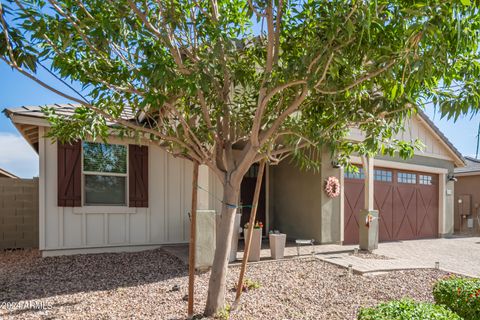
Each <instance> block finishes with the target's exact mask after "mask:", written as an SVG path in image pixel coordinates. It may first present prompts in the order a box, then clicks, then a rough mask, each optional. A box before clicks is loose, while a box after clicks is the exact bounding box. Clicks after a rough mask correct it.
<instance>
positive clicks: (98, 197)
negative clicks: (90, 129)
mask: <svg viewBox="0 0 480 320" xmlns="http://www.w3.org/2000/svg"><path fill="white" fill-rule="evenodd" d="M127 159H128V148H127V146H126V145H121V144H104V143H97V142H86V141H84V142H83V143H82V175H83V195H84V197H83V199H84V205H86V206H126V205H127V186H128V180H127V179H128V163H127V161H128V160H127Z"/></svg>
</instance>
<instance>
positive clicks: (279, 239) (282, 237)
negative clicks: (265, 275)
mask: <svg viewBox="0 0 480 320" xmlns="http://www.w3.org/2000/svg"><path fill="white" fill-rule="evenodd" d="M268 240H269V242H270V252H271V254H272V259H283V257H284V253H285V243H286V242H287V235H286V234H285V233H271V234H269V235H268Z"/></svg>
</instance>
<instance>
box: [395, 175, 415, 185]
mask: <svg viewBox="0 0 480 320" xmlns="http://www.w3.org/2000/svg"><path fill="white" fill-rule="evenodd" d="M397 179H398V180H397V181H398V183H409V184H416V183H417V175H416V174H415V173H407V172H399V173H398V178H397Z"/></svg>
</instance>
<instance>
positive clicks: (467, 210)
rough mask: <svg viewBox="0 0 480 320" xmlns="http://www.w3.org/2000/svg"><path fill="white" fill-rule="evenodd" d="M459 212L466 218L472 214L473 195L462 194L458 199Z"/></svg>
mask: <svg viewBox="0 0 480 320" xmlns="http://www.w3.org/2000/svg"><path fill="white" fill-rule="evenodd" d="M457 206H458V214H459V215H460V216H461V217H463V218H464V219H465V218H466V217H467V216H470V215H471V214H472V195H471V194H462V195H459V196H458V199H457Z"/></svg>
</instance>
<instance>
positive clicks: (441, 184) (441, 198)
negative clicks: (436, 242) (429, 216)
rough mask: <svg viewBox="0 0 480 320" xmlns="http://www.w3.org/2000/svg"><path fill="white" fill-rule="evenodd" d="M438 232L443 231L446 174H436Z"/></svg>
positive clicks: (442, 232)
mask: <svg viewBox="0 0 480 320" xmlns="http://www.w3.org/2000/svg"><path fill="white" fill-rule="evenodd" d="M438 178H439V179H438V234H439V236H440V235H442V234H444V233H445V229H446V228H445V218H446V217H445V216H446V207H447V204H446V193H447V192H446V188H447V175H446V174H444V173H443V174H439V175H438Z"/></svg>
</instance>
